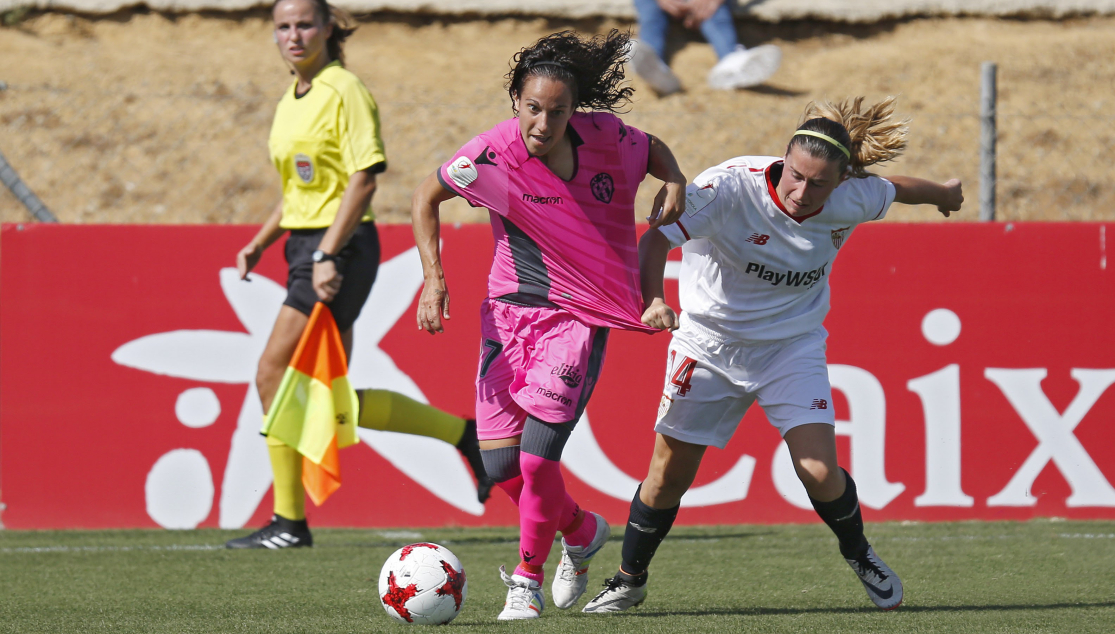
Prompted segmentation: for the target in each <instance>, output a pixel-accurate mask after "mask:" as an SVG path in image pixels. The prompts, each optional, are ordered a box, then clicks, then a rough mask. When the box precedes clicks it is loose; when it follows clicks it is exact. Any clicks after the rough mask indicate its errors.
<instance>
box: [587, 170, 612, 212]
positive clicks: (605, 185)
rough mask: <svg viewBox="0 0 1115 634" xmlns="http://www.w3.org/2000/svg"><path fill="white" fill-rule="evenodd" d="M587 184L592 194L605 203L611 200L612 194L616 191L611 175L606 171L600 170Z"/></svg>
mask: <svg viewBox="0 0 1115 634" xmlns="http://www.w3.org/2000/svg"><path fill="white" fill-rule="evenodd" d="M588 186H589V187H590V188H592V195H593V197H595V198H596V200H599V201H600V202H602V203H604V204H607V203H610V202H612V194H614V193H615V192H616V184H615V182H614V181H613V180H612V175H611V174H608V173H607V172H600V173H599V174H597V175H596V176H593V177H592V180H591V181H589V183H588Z"/></svg>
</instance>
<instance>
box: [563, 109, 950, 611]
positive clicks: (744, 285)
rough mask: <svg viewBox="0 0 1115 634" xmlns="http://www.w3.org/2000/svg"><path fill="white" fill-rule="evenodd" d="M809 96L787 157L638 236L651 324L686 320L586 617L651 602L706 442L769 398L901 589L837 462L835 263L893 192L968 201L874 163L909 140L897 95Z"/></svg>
mask: <svg viewBox="0 0 1115 634" xmlns="http://www.w3.org/2000/svg"><path fill="white" fill-rule="evenodd" d="M862 101H863V100H862V98H858V99H856V100H854V101H853V102H851V103H848V102H842V103H837V104H832V103H827V102H826V103H811V104H810V105H809V106H808V107H807V108H806V112H805V116H804V118H803V119H804V123H803V124H802V125H801V126H800V127H799V128H798V130H797V131H796V132H795V133H794V135H793V136H792V137H791V139H790V142H789V144H788V146H787V148H786V155H785V156H784V157H783V158H774V157H763V156H741V157H738V158H734V159H731V160H729V161H725V162H724V163H721V164H720V165H718V166H716V167H712V168H710V169H708V170H705V171H704V172H703V173H701V175H700V176H698V177H697V178H696V179H695V181H694V182H693V183H692V184H691V185H689V187H688V189H687V195H686V209H685V213H684V214H683V215H682V216H681V219H680V220H679V221H678V222H677V223H675V224H673V225H669V226H664V227H659V228H657V229H653V228H652V229H650V230H648V231H647V232H646V234H644V236H643V238H642V239H641V240H640V243H639V251H640V261H641V262H642V267H641V268H642V270H641V278H642V289H643V299H644V301H645V302H646V305H647V306H648V308H647V309H646V312H645V313H644V315H643V323H646V324H647V325H650V326H654V327H658V328H662V329H675V328H676V331H675V332H674V335H673V340H672V342H671V344H670V349H669V356H668V358H667V368H666V386H665V391H664V393H663V395H662V401H661V404H660V406H659V409H658V421H657V423H656V425H655V428H654V429H655V431H656V432H657V438H656V440H655V447H654V454H653V456H652V458H651V463H650V468H649V472H648V474H647V477H646V479H645V480H643V483H642V485H641V486H640V487H639V490H638V491H637V492H636V493H635V497H634V499H632V501H631V511H630V517H629V521H628V525H627V529H626V533H625V536H624V542H623V561H622V565H621V567H620V570H619V572H618V573H617V574H616V576H615V577H613V578H612V579H610V580H608V581H607V582H606V583H605V589H604V591H603V592H601V593H600V594H599V595H597V596H596V598H594V599H593V600H592V601H591V602H589V604H588V605H587V606H585V608H584V611H585V612H618V611H621V610H625V609H627V608H630V607H633V606H636V605H639V604H640V603H642V602H643V600H644V599H645V598H646V593H647V591H646V580H647V567H648V566H649V564H650V560H651V558H652V557H653V556H654V552H655V550H656V549H657V548H658V545H659V544H660V543H661V542H662V539H663V538H664V537H665V536H666V533H667V532H668V531H669V530H670V527H671V526H672V524H673V521H674V518H675V517H676V516H677V512H678V507H679V505H680V502H681V497H682V495H683V494H684V493H685V491H686V490H687V489H688V488H689V486H690V485H691V484H692V483H693V479H694V477H695V476H696V474H697V469H698V467H699V466H700V464H701V458H702V457H703V455H704V452H705V449H706V448H707V447H708V446H709V445H714V446H716V447H719V448H721V449H723V448H724V446H725V445H726V444H727V443H728V440H729V439H730V438H731V437H732V434H733V433H735V430H736V427H737V426H738V425H739V422H740V419H741V418H742V417H743V415H744V413H745V412H746V411H747V408H748V407H749V406H750V405H751V404H752V403H754V402H755V401H758V403H759V405H760V406H761V407H762V408H763V411H764V412H765V413H766V416H767V418H768V420H770V422H771V424H772V425H774V426H775V427H777V428H778V430H779V432H780V433H781V434H782V437H783V439H784V440H785V441H786V444H787V446H788V447H789V450H790V456H791V458H792V459H793V463H794V468H795V470H796V471H797V474H798V477H799V478H800V479H801V482H802V484H804V485H805V489H806V491H807V492H808V493H809V497H810V500H811V501H812V502H813V507H814V508H815V509H816V511H817V514H818V515H820V517H821V519H822V520H824V522H825V523H826V524H827V525H828V526H829V527H830V528H831V529H832V530H833V532H834V533H835V534H836V536H837V538H838V540H839V542H840V552H841V554H842V555H843V556H844V558H845V560H847V562H848V564H849V565H850V566H851V567H852V569H853V570H854V571H855V572H856V574H857V576H858V577H859V579H860V581H861V582H862V583H863V586H864V588H865V589H866V590H867V594H868V596H869V597H870V598H871V600H872V602H874V603H875V605H877V606H878V607H880V608H883V609H887V610H889V609H894V608H896V607H898V606H899V604H901V602H902V583H901V581H900V580H899V578H898V576H897V575H896V574H895V573H894V571H892V570H891V569H890V568H889V567H888V566H887V565H886V564H885V563H883V561H882V560H881V559H880V558H879V557H878V555H876V554H875V550H874V549H873V548H872V547H871V546H870V544H869V543H868V542H867V539H866V538H865V537H864V533H863V519H862V517H861V515H860V510H859V500H858V498H857V496H856V486H855V482H854V481H853V480H852V478H851V476H850V475H848V473H847V472H846V471H844V470H843V469H842V468H840V466H839V465H838V464H837V460H836V436H835V425H834V423H835V419H834V415H833V409H832V391H831V388H830V386H829V380H828V367H827V364H826V360H825V339H826V337H827V336H828V333H827V332H826V331H825V329H824V326H822V322H823V321H824V318H825V314H826V313H828V310H829V286H828V278H829V275H830V274H831V272H832V265H833V261H834V260H835V258H836V255H837V253H838V252H839V250H840V247H841V246H843V245H844V244H845V243H846V242H847V239H848V237H849V235H850V234H851V233H852V232H853V231H854V230H855V228H856V226H857V225H859V224H860V223H863V222H868V221H871V220H879V219H881V218H883V217H884V216H885V215H886V213H887V209H888V208H889V207H890V205H891V203H893V202H900V203H906V204H931V205H936V206H937V208H938V210H940V212H941V213H942V214H944V215H945V216H946V217H947V216H948V215H949V214H950V213H951V212H953V211H957V210H959V209H960V205H961V203H962V202H963V200H964V198H963V195H962V192H961V186H960V181H958V180H950V181H948V182H946V183H944V184H937V183H934V182H930V181H926V180H922V179H917V178H911V177H906V176H893V177H889V178H885V179H884V178H880V177H877V176H872V175H870V174H868V173H867V172H866V168H867V167H868V166H869V165H873V164H876V163H881V162H884V161H888V160H891V159H894V158H896V157H898V156H899V155H900V154H901V153H902V151H903V150H904V149H905V147H906V127H905V123H906V122H905V121H894V120H893V111H894V98H888V99H886V100H884V101H882V102H880V103H878V104H875V105H873V106H870V107H866V108H865V107H864V106H863V103H862ZM675 247H682V253H683V260H682V266H681V274H680V277H679V281H680V300H681V307H682V310H683V312H682V314H681V318H680V319H678V318H677V316H676V315H675V314H674V311H673V310H672V309H671V308H670V307H669V306H667V305H666V303H665V301H664V300H663V297H664V293H663V284H662V280H663V272H664V268H665V264H666V256H667V254H668V252H669V251H670V249H672V248H675Z"/></svg>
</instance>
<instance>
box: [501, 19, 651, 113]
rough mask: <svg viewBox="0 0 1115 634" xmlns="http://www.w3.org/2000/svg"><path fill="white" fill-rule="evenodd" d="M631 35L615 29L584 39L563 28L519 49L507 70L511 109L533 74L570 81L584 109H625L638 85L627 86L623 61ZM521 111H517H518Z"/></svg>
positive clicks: (577, 105) (577, 104) (578, 104)
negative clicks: (509, 69)
mask: <svg viewBox="0 0 1115 634" xmlns="http://www.w3.org/2000/svg"><path fill="white" fill-rule="evenodd" d="M630 42H631V35H630V34H628V33H621V32H620V31H619V30H617V29H612V30H611V31H609V32H608V34H607V35H597V36H594V37H592V38H591V39H584V38H582V37H580V36H579V35H577V33H575V32H574V31H561V32H559V33H554V34H553V35H547V36H546V37H544V38H542V39H540V40H538V41H537V42H535V43H534V44H533V45H532V46H530V47H528V48H524V49H523V50H521V51H519V52H518V53H515V56H514V57H512V58H511V62H512V64H513V66H512V68H511V71H510V72H508V73H507V76H506V77H507V83H506V85H505V87H506V88H507V94H508V95H510V96H511V109H512V110H515V98H516V97H517V96H518V95H519V94H521V93H522V90H523V85H524V84H526V81H527V79H529V78H530V77H535V76H541V77H553V78H554V79H560V80H562V81H564V82H565V83H566V84H568V85H569V88H570V90H571V91H572V92H573V107H574V108H580V109H582V110H607V111H609V112H620V113H622V112H624V111H623V110H622V108H623V107H624V106H626V105H627V104H628V103H629V102H630V101H631V95H632V94H634V92H635V89H634V88H632V87H630V86H624V85H623V83H624V76H623V64H624V62H626V61H627V50H628V47H629V46H630V45H631V44H630ZM516 112H517V111H516Z"/></svg>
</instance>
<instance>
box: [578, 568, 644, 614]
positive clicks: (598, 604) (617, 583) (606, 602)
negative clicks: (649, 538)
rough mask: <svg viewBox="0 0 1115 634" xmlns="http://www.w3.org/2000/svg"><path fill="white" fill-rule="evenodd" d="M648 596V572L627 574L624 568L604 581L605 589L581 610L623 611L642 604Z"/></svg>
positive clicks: (600, 612)
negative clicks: (635, 574) (636, 574)
mask: <svg viewBox="0 0 1115 634" xmlns="http://www.w3.org/2000/svg"><path fill="white" fill-rule="evenodd" d="M646 598H647V573H645V572H644V573H643V574H641V575H638V576H632V575H628V574H625V573H624V572H623V571H622V570H621V571H619V572H617V573H616V576H614V577H612V578H611V579H608V580H607V581H605V582H604V591H603V592H601V593H600V594H598V595H596V596H595V597H594V598H593V599H592V601H589V602H588V604H587V605H586V606H585V607H584V609H582V610H581V612H587V613H589V614H606V613H608V612H623V611H624V610H627V609H629V608H633V607H635V606H637V605H640V604H641V603H642V602H643V601H646Z"/></svg>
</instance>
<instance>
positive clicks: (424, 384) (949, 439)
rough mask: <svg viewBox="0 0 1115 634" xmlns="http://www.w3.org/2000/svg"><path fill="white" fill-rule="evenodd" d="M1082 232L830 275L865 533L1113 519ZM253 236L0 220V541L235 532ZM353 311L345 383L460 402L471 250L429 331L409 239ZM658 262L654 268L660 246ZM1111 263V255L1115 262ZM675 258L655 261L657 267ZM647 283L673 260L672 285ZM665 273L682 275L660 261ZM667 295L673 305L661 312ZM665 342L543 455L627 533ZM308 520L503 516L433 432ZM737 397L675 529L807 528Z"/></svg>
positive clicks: (486, 238)
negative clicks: (736, 411)
mask: <svg viewBox="0 0 1115 634" xmlns="http://www.w3.org/2000/svg"><path fill="white" fill-rule="evenodd" d="M1109 228H1115V225H1103V224H1087V223H1078V224H1013V225H1012V224H952V225H950V224H933V225H901V224H882V225H877V226H864V227H861V228H859V229H858V230H857V231H856V232H855V235H854V236H853V237H851V238H850V239H848V240H847V241H846V242H845V244H844V245H843V246H842V247H841V249H840V250H841V255H840V257H839V258H838V261H837V263H836V265H835V266H834V267H833V273H832V277H831V282H830V283H831V285H832V312H831V313H830V314H829V317H828V320H827V322H826V327H827V328H828V330H829V333H830V336H829V345H828V361H829V364H830V376H831V379H832V383H833V388H834V391H833V397H834V403H833V406H834V407H835V409H836V418H837V421H838V423H837V433H838V434H839V435H838V446H839V452H840V460H841V463H842V464H843V465H845V466H846V467H847V468H848V469H849V471H850V472H851V473H852V474H853V475H854V476H855V478H856V482H857V485H858V487H859V493H860V497H861V502H862V505H863V508H864V514H865V517H866V518H867V519H868V520H874V521H879V520H927V521H932V520H960V519H1024V518H1029V517H1035V516H1061V517H1068V518H1108V519H1110V518H1115V488H1112V485H1111V483H1112V482H1115V452H1112V451H1111V448H1112V447H1113V446H1115V387H1112V385H1113V384H1115V328H1112V323H1113V321H1115V272H1113V271H1112V270H1110V269H1109V268H1108V265H1107V260H1106V257H1107V256H1106V242H1105V240H1106V233H1107V229H1109ZM254 231H255V228H254V227H218V226H198V227H181V226H157V227H155V226H152V227H146V226H144V227H139V226H57V225H53V226H48V225H5V226H4V227H3V230H2V243H0V496H2V498H0V499H2V501H3V503H4V504H5V505H6V510H4V512H3V515H2V516H0V521H2V522H3V524H4V525H5V526H7V527H8V528H17V529H31V528H115V527H157V526H165V527H168V528H189V527H193V526H201V527H213V526H224V527H229V528H231V527H239V526H245V525H249V526H254V525H258V524H261V523H262V522H263V521H265V519H266V517H267V516H268V515H269V513H270V507H271V500H270V493H269V485H270V469H269V467H268V463H267V454H266V448H265V446H264V443H263V440H262V439H261V438H260V437H259V435H258V429H259V426H260V422H261V418H260V417H261V412H260V406H259V403H258V398H257V395H256V393H255V389H254V387H253V386H252V382H253V379H254V375H255V365H256V360H257V359H258V356H259V352H260V351H261V349H262V346H263V343H264V341H266V338H267V336H268V334H269V332H270V328H271V324H272V322H273V320H274V317H275V314H276V313H277V311H278V307H279V305H280V304H281V303H282V299H283V296H284V290H283V287H282V284H283V283H284V282H285V266H284V263H283V261H282V255H281V248H280V247H281V245H276V247H274V248H272V249H271V250H270V251H269V252H268V253H267V254H266V255H265V257H264V259H263V262H262V263H261V265H260V267H259V269H258V271H257V274H256V275H254V276H253V277H254V279H253V280H252V281H251V282H242V281H240V280H239V279H238V278H237V277H236V275H235V271H234V270H232V268H231V267H232V266H233V264H234V261H233V258H234V255H235V253H236V251H237V250H238V249H239V248H240V247H241V246H243V244H245V243H246V242H247V240H248V239H249V238H250V237H251V235H252V234H253V233H254ZM382 240H383V245H384V257H383V266H382V268H381V273H380V278H379V280H378V281H377V283H376V288H375V290H374V291H373V296H372V297H371V299H370V300H369V302H368V304H367V305H366V306H365V308H364V312H363V313H362V315H361V317H360V320H359V321H358V322H357V325H356V326H355V339H356V344H355V349H354V352H353V360H352V378H353V382H354V384H355V385H356V387H383V388H388V389H393V390H397V391H401V392H403V393H406V394H408V395H410V396H412V397H415V398H419V399H425V400H427V401H429V402H430V403H432V404H434V405H437V406H438V407H441V408H443V409H446V410H449V411H452V412H458V413H461V414H468V413H469V412H470V411H471V410H472V407H473V396H474V391H473V378H474V374H475V370H476V364H477V359H478V356H479V353H480V344H479V314H478V305H479V302H480V300H481V299H482V298H483V296H484V292H485V288H486V287H485V280H486V276H487V271H488V267H489V265H490V262H491V250H492V242H491V236H490V231H489V229H488V228H487V227H485V226H465V227H460V228H451V227H446V228H445V229H444V231H443V240H444V257H445V267H446V271H447V275H448V281H449V285H450V292H451V293H452V297H453V303H452V311H453V313H452V319H451V320H450V321H449V322H448V325H447V328H446V332H445V333H444V334H442V335H438V336H436V337H431V336H430V335H428V334H426V333H425V332H420V331H419V330H418V329H417V327H416V325H415V322H414V309H415V303H416V300H417V296H418V291H419V289H420V286H421V269H420V265H419V262H418V258H417V255H416V252H415V251H414V248H413V239H412V237H411V233H410V228H409V227H393V226H388V227H383V228H382ZM677 255H678V254H677V252H675V253H674V256H677ZM1113 264H1115V263H1113ZM674 270H675V269H673V268H671V269H670V270H669V271H674ZM669 271H668V272H669ZM674 277H675V278H676V274H675V275H674ZM676 284H677V282H676V281H669V282H668V288H667V292H668V294H669V295H670V296H671V297H672V298H673V299H672V301H673V302H674V304H675V305H676V294H677V287H676ZM668 338H669V335H667V334H658V335H653V336H651V335H643V334H635V333H623V332H616V333H614V334H613V336H612V338H611V343H610V347H609V351H608V358H607V362H606V364H605V369H604V373H603V376H602V378H601V380H600V383H599V385H598V387H597V389H596V392H595V395H594V397H593V400H592V402H591V403H590V404H589V406H588V409H587V413H586V416H585V418H584V419H582V420H581V422H580V424H579V425H578V427H577V430H576V432H575V433H574V435H573V437H572V438H571V439H570V444H569V446H568V447H567V449H566V455H565V459H564V461H563V464H564V468H565V476H566V483H567V486H568V488H569V490H570V491H571V493H572V494H573V495H574V497H576V498H577V499H578V501H580V502H581V503H582V504H583V505H584V506H586V507H589V508H592V509H594V510H598V511H599V512H602V513H603V514H604V515H605V516H606V517H608V518H609V519H610V520H614V521H617V522H619V521H622V520H623V518H624V517H626V513H627V505H628V502H629V500H630V498H631V495H632V493H633V491H634V487H635V485H636V483H637V482H638V481H639V480H641V479H642V477H643V476H644V475H645V472H646V466H647V462H648V460H649V457H650V452H651V447H652V445H653V436H654V434H653V432H652V427H653V424H654V419H655V413H656V411H657V407H658V403H659V395H660V393H661V389H662V383H663V379H664V376H663V373H664V369H665V361H666V359H665V351H666V346H667V344H668ZM361 440H362V442H361V443H360V444H359V445H357V446H355V447H353V448H350V449H346V450H344V451H343V452H342V454H341V458H342V469H343V477H344V485H343V486H342V487H341V489H340V490H339V491H338V492H337V493H336V494H335V495H334V496H333V497H332V498H331V499H330V500H329V501H328V502H327V503H326V504H325V505H324V506H322V507H321V508H311V509H310V516H311V521H312V523H313V524H314V525H315V526H369V527H371V526H375V527H391V526H440V525H449V524H452V525H507V524H513V523H515V521H516V520H515V518H516V515H515V511H514V508H513V507H512V505H511V504H510V503H509V501H508V500H507V499H505V497H504V496H503V495H502V494H501V493H499V492H496V494H495V495H494V496H493V498H492V500H491V501H489V503H488V504H487V506H486V507H482V506H480V505H479V504H478V503H476V502H475V499H474V497H473V495H474V494H473V489H472V484H471V480H470V479H469V478H468V477H467V469H466V467H465V465H464V464H463V463H462V462H461V460H460V459H459V458H458V457H457V455H456V453H455V451H454V450H453V449H452V448H451V447H449V446H448V445H445V444H442V443H438V442H436V441H432V440H427V439H418V438H414V437H410V436H403V435H398V434H390V433H384V432H373V431H367V430H364V431H363V432H362V434H361ZM803 493H804V491H803V489H801V486H800V484H799V483H797V482H796V480H795V479H794V476H793V472H792V469H791V468H790V465H789V462H788V460H787V457H786V455H785V450H784V447H783V446H782V445H781V440H780V438H779V436H778V434H777V432H776V431H775V430H774V429H772V428H771V427H770V426H769V425H768V424H767V422H766V420H765V419H764V417H763V414H762V411H761V410H759V409H758V408H757V407H756V408H753V409H752V411H750V412H748V414H747V416H746V417H745V418H744V420H743V423H742V424H741V425H740V427H739V430H738V432H737V433H736V436H735V438H733V440H732V441H731V442H730V443H729V444H728V446H727V448H726V449H725V450H723V451H720V450H716V449H712V450H710V451H709V452H708V455H707V458H706V459H705V463H704V465H703V466H702V470H701V473H700V475H699V476H698V479H697V482H696V483H695V486H694V488H693V489H692V490H691V491H690V493H689V494H687V496H686V498H685V500H684V502H683V505H684V507H683V511H682V513H681V516H680V520H679V521H681V522H683V523H690V524H710V523H772V522H813V521H816V518H815V515H814V513H813V512H812V510H811V509H809V508H807V507H808V503H807V502H806V501H805V500H804V497H803Z"/></svg>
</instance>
